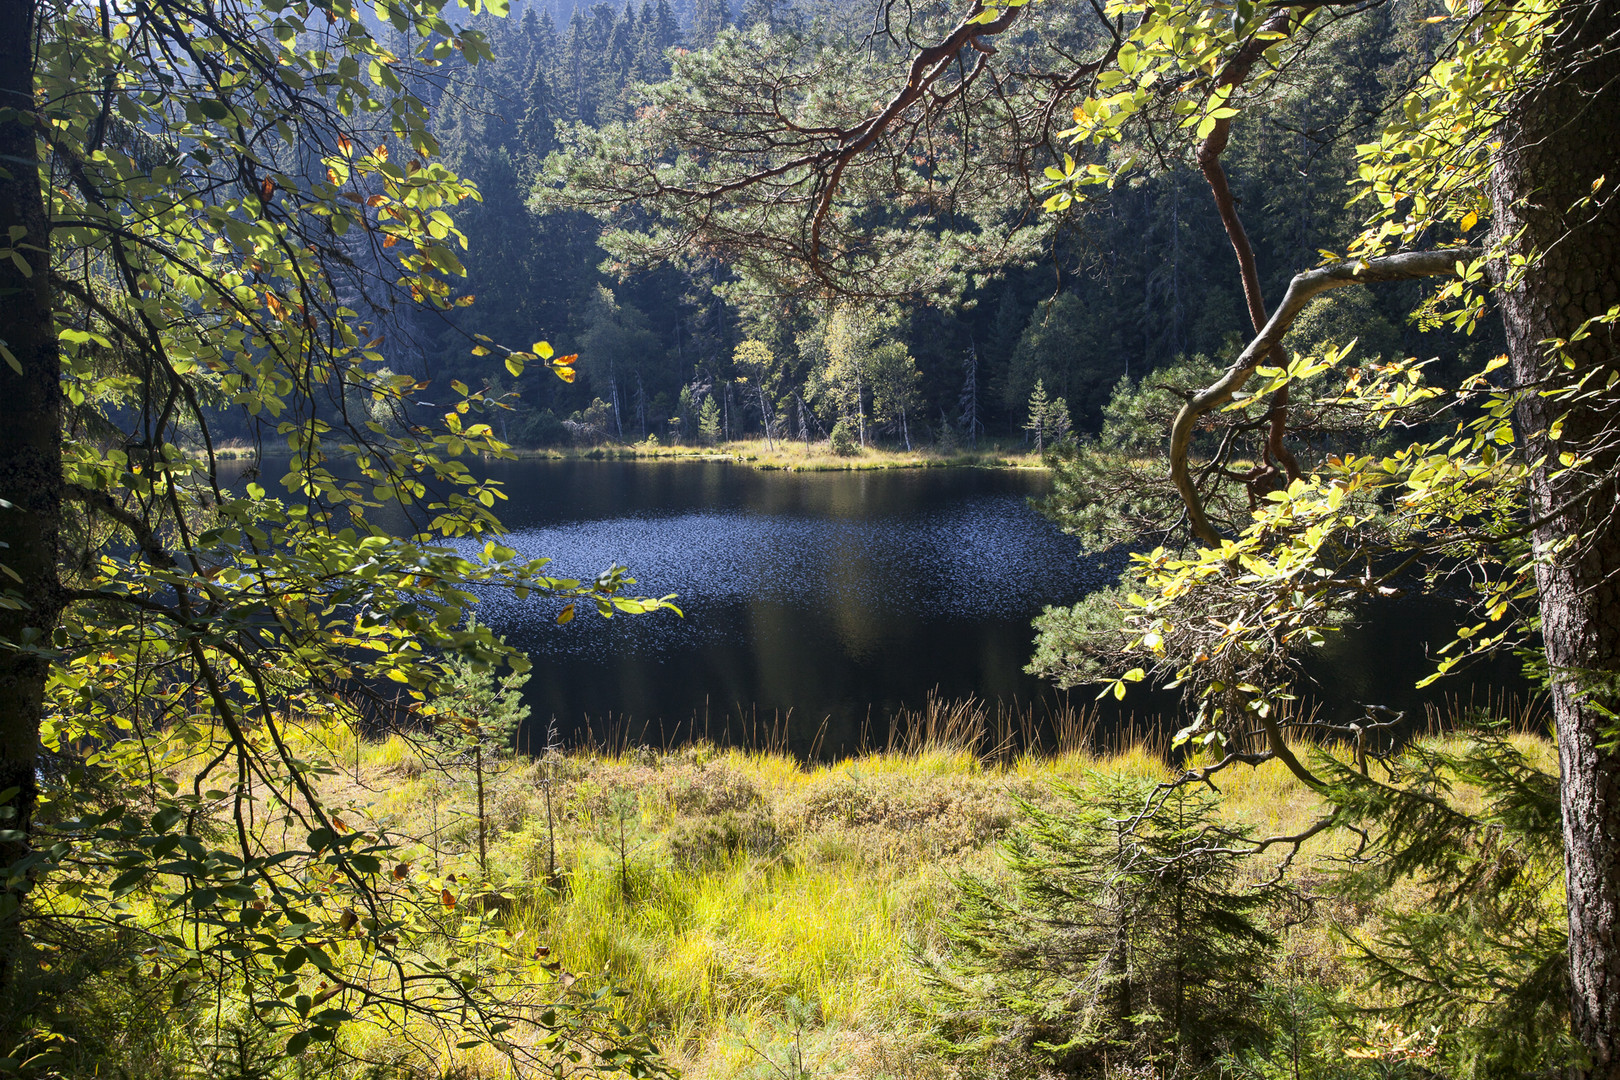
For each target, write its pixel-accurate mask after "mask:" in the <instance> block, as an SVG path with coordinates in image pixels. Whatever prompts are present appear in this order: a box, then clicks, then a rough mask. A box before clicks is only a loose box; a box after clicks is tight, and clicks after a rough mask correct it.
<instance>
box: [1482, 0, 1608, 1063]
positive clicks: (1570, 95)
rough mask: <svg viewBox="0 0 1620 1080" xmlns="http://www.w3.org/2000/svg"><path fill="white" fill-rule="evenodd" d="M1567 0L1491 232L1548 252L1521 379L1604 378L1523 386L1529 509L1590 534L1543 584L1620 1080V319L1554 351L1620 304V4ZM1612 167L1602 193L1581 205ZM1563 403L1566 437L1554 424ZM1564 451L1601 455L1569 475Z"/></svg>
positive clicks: (1580, 978)
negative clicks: (1569, 392)
mask: <svg viewBox="0 0 1620 1080" xmlns="http://www.w3.org/2000/svg"><path fill="white" fill-rule="evenodd" d="M1566 7H1567V9H1568V10H1567V14H1566V19H1567V22H1566V25H1565V26H1564V27H1563V29H1562V30H1561V31H1560V33H1559V36H1558V37H1557V38H1556V39H1555V41H1554V43H1553V45H1552V47H1551V48H1550V50H1549V52H1548V56H1547V63H1546V66H1547V75H1546V79H1545V81H1544V83H1543V85H1542V86H1540V87H1539V88H1538V89H1536V90H1535V91H1534V92H1532V93H1530V94H1528V95H1526V97H1525V98H1524V100H1523V101H1522V102H1521V103H1520V104H1519V105H1518V106H1516V107H1515V109H1514V112H1513V116H1512V122H1511V123H1510V124H1509V125H1507V127H1506V130H1504V131H1502V132H1501V133H1500V134H1501V135H1502V144H1501V150H1500V152H1499V155H1498V158H1497V160H1496V161H1495V163H1494V167H1493V173H1492V191H1491V197H1492V202H1493V203H1494V209H1495V215H1496V216H1495V222H1494V225H1493V229H1494V230H1495V234H1496V235H1497V236H1498V237H1512V236H1513V235H1514V234H1516V233H1518V232H1519V230H1520V229H1523V233H1522V236H1520V237H1519V239H1518V240H1516V241H1513V242H1512V243H1511V247H1510V250H1512V251H1514V252H1516V253H1524V254H1528V253H1529V252H1530V251H1531V250H1532V249H1535V250H1538V251H1540V252H1541V257H1540V262H1539V263H1537V264H1536V265H1535V266H1534V268H1532V270H1531V271H1530V273H1529V275H1528V277H1527V278H1526V279H1525V281H1524V283H1523V284H1522V285H1521V286H1520V287H1517V288H1513V289H1510V290H1504V291H1501V292H1499V298H1500V302H1501V310H1502V316H1503V321H1504V323H1505V324H1506V328H1507V335H1508V344H1509V351H1510V354H1511V356H1512V361H1513V364H1512V371H1513V372H1514V375H1515V377H1516V380H1517V382H1518V383H1519V384H1520V385H1521V386H1528V385H1531V384H1534V383H1536V382H1537V381H1538V380H1542V379H1547V378H1553V379H1555V380H1558V379H1560V378H1561V377H1562V378H1563V379H1567V378H1569V377H1571V376H1574V377H1579V376H1582V375H1586V374H1588V373H1593V380H1592V381H1591V382H1589V383H1588V386H1589V388H1591V389H1593V390H1597V391H1598V393H1597V394H1595V395H1592V396H1588V397H1585V398H1583V399H1581V400H1577V401H1574V402H1567V401H1561V400H1559V399H1557V398H1547V397H1542V396H1539V395H1536V394H1533V393H1531V394H1527V395H1526V396H1525V397H1524V399H1523V400H1522V401H1521V403H1520V405H1519V410H1518V420H1519V422H1520V424H1521V428H1522V434H1523V437H1524V445H1525V450H1526V452H1527V454H1528V457H1529V460H1531V461H1534V460H1536V459H1537V458H1541V457H1545V459H1546V460H1547V463H1548V464H1547V465H1546V466H1543V467H1542V468H1541V469H1539V470H1537V471H1536V473H1535V474H1534V475H1533V477H1532V478H1531V481H1530V499H1531V508H1532V513H1534V514H1535V515H1536V516H1537V517H1538V518H1539V517H1545V518H1546V519H1547V520H1546V523H1545V524H1544V525H1543V526H1542V527H1541V528H1540V529H1538V531H1537V533H1536V541H1537V543H1538V544H1541V545H1551V544H1555V543H1558V542H1560V541H1562V540H1563V539H1564V538H1566V537H1570V536H1575V537H1578V538H1579V540H1578V542H1577V543H1576V545H1575V546H1574V547H1573V548H1571V549H1570V550H1569V551H1568V552H1566V553H1564V554H1561V555H1559V556H1558V557H1556V558H1554V559H1552V560H1550V561H1548V562H1545V563H1543V564H1542V565H1541V567H1540V568H1539V570H1538V573H1537V584H1538V586H1539V591H1540V600H1541V617H1542V635H1543V638H1544V639H1545V644H1546V652H1547V660H1548V662H1549V664H1550V665H1551V668H1552V673H1553V678H1554V689H1553V713H1554V718H1555V721H1556V724H1557V731H1558V753H1559V762H1560V768H1561V770H1562V776H1563V782H1562V791H1563V812H1564V842H1565V869H1566V875H1567V883H1568V892H1569V932H1570V933H1569V941H1570V971H1571V976H1572V980H1573V993H1574V1000H1573V1009H1574V1024H1575V1034H1576V1036H1577V1038H1579V1040H1580V1041H1581V1043H1582V1044H1583V1045H1584V1046H1585V1047H1586V1049H1587V1052H1588V1053H1589V1055H1590V1059H1591V1060H1590V1062H1589V1063H1588V1065H1587V1066H1586V1067H1585V1069H1584V1070H1583V1075H1586V1076H1591V1077H1611V1078H1617V1080H1620V754H1616V753H1615V752H1614V751H1613V750H1612V749H1604V743H1605V742H1612V740H1613V735H1614V733H1615V727H1616V725H1615V722H1614V721H1612V720H1609V719H1607V718H1606V717H1605V715H1604V710H1605V709H1612V708H1614V707H1615V706H1616V701H1617V695H1616V684H1615V680H1616V678H1617V677H1620V527H1617V521H1616V514H1617V505H1616V499H1617V495H1620V488H1617V485H1616V482H1615V468H1616V466H1617V464H1620V456H1617V454H1616V447H1615V442H1616V439H1617V438H1620V388H1616V391H1604V390H1603V389H1602V388H1603V386H1604V383H1605V382H1606V381H1607V379H1608V378H1609V373H1610V372H1612V371H1614V370H1615V367H1616V349H1615V346H1616V337H1617V333H1620V328H1616V327H1614V326H1599V327H1597V328H1596V332H1594V333H1593V334H1592V335H1591V336H1590V337H1588V338H1586V339H1585V340H1583V341H1578V342H1575V343H1573V344H1571V345H1569V346H1568V347H1567V349H1566V350H1565V355H1566V356H1567V357H1568V358H1569V359H1570V360H1572V361H1573V362H1574V364H1575V370H1574V371H1573V372H1568V371H1563V370H1562V369H1561V368H1560V366H1559V364H1558V361H1557V360H1556V359H1555V358H1553V357H1550V356H1549V349H1548V346H1547V345H1545V344H1544V342H1546V341H1547V340H1548V339H1553V338H1560V339H1567V338H1569V337H1570V336H1572V335H1573V334H1574V332H1575V331H1576V330H1577V329H1578V328H1579V327H1580V326H1581V325H1582V323H1584V322H1585V321H1586V320H1588V319H1591V318H1593V317H1596V316H1601V315H1603V314H1604V313H1605V312H1607V311H1608V309H1609V308H1610V307H1612V306H1613V305H1616V304H1620V206H1617V204H1616V202H1615V201H1614V200H1613V198H1612V197H1611V192H1612V191H1613V190H1614V189H1615V188H1616V187H1617V186H1620V154H1617V152H1616V147H1617V145H1620V142H1617V140H1620V52H1616V51H1615V50H1616V49H1617V48H1620V5H1617V4H1615V3H1613V2H1612V0H1585V2H1582V3H1572V4H1568V5H1566ZM1602 176H1607V178H1608V179H1607V182H1606V184H1604V185H1603V187H1602V188H1600V189H1599V191H1598V200H1597V201H1596V202H1594V203H1589V204H1588V205H1585V206H1581V205H1579V204H1580V203H1581V202H1582V200H1585V199H1589V198H1590V197H1591V196H1592V195H1593V187H1592V185H1593V183H1594V181H1596V180H1597V179H1598V178H1599V177H1602ZM1502 269H1503V268H1501V267H1499V268H1498V273H1499V275H1500V273H1501V272H1502ZM1566 412H1567V413H1568V417H1567V419H1566V420H1565V421H1564V425H1563V431H1562V435H1561V437H1560V438H1559V439H1557V440H1556V441H1554V440H1553V439H1552V438H1551V437H1550V435H1549V434H1548V431H1549V428H1550V427H1551V426H1552V425H1553V423H1554V422H1555V421H1556V420H1557V419H1558V418H1559V417H1560V416H1562V415H1564V414H1565V413H1566ZM1563 451H1573V452H1574V453H1575V454H1577V455H1581V454H1584V453H1593V454H1594V460H1593V461H1592V463H1591V464H1590V465H1589V466H1586V467H1583V468H1580V469H1578V470H1575V471H1571V472H1568V473H1566V474H1565V475H1563V476H1561V477H1560V476H1557V475H1555V473H1556V471H1557V470H1558V468H1559V464H1558V457H1559V454H1560V453H1561V452H1563Z"/></svg>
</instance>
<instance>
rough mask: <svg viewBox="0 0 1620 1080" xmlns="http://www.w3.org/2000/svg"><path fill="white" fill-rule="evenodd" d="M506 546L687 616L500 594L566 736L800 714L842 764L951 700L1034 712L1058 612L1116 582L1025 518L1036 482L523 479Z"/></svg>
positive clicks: (617, 473)
mask: <svg viewBox="0 0 1620 1080" xmlns="http://www.w3.org/2000/svg"><path fill="white" fill-rule="evenodd" d="M493 475H494V476H495V477H496V478H498V479H500V480H502V481H503V482H504V483H505V484H506V485H507V490H508V494H509V495H510V496H511V501H510V502H509V503H507V504H506V508H505V513H504V517H505V519H506V521H507V523H508V525H509V526H510V527H511V529H512V534H511V536H510V537H509V538H508V540H507V543H509V544H511V545H512V546H513V547H515V548H517V549H518V550H519V551H520V552H522V553H524V554H526V555H531V556H532V555H550V556H552V557H553V558H555V559H556V562H555V564H554V570H555V571H556V572H557V574H558V575H559V576H570V577H571V576H589V575H594V574H595V573H596V572H597V571H599V570H600V569H602V568H603V567H605V566H607V565H608V564H610V563H613V562H618V563H622V564H624V565H626V566H629V567H631V568H632V570H633V571H634V573H635V576H636V577H637V580H638V582H639V584H638V586H637V590H638V591H640V592H644V593H647V594H651V595H660V596H661V595H664V594H666V593H671V592H673V593H676V594H678V597H679V599H678V602H679V604H680V605H681V607H682V609H683V610H684V611H685V618H684V619H680V618H675V617H673V616H670V615H667V614H654V615H648V616H639V617H635V618H626V617H616V618H614V619H612V620H611V621H607V622H604V621H602V620H600V619H594V618H589V617H581V618H579V619H576V620H575V621H573V622H572V623H569V624H568V625H566V626H558V625H556V624H555V622H554V616H555V610H554V609H555V606H556V605H555V604H549V605H548V604H546V603H542V602H537V601H528V602H520V601H516V600H513V599H511V598H510V597H507V596H499V595H490V596H487V597H486V598H485V600H484V602H483V603H481V604H480V605H479V618H480V619H482V620H483V621H485V622H486V623H488V624H489V625H490V626H492V627H493V628H495V629H496V630H497V631H499V632H501V633H504V634H506V635H507V636H508V637H509V638H510V639H511V640H512V641H514V642H515V643H517V644H520V645H521V646H523V647H524V648H526V649H528V650H529V651H530V652H531V653H532V654H533V656H534V659H535V661H536V668H535V674H534V677H533V679H532V680H531V681H530V683H529V688H528V698H529V701H530V703H531V705H532V706H533V707H534V710H535V713H536V716H537V717H538V718H540V719H542V720H546V719H549V718H550V717H553V716H555V717H556V718H557V721H558V725H559V728H560V729H561V730H562V731H563V732H564V733H565V734H566V733H568V732H570V731H574V730H577V728H578V726H579V725H580V724H581V723H582V721H583V720H584V719H585V718H587V717H589V718H592V719H593V720H594V721H596V722H597V724H598V727H600V725H601V722H602V721H604V720H605V719H606V718H608V717H609V716H610V715H611V716H612V717H614V718H624V717H630V718H633V719H634V721H635V723H636V725H637V726H639V725H640V724H642V723H648V722H650V723H652V724H653V725H654V726H653V731H654V733H655V734H654V735H653V736H652V737H655V738H656V737H657V735H656V732H657V731H658V727H659V724H660V722H661V724H662V727H663V730H664V732H665V733H673V732H674V731H675V729H676V727H677V725H679V726H680V728H681V729H682V730H683V731H690V730H692V727H691V725H693V724H694V723H695V724H696V726H697V727H698V728H699V729H700V730H701V729H702V728H703V727H704V726H705V725H707V726H708V728H709V730H710V731H711V732H716V731H718V730H719V728H720V727H721V726H722V725H724V724H725V723H727V721H728V720H730V721H731V722H732V724H733V727H734V728H735V727H736V726H737V724H738V718H739V717H745V718H753V717H758V718H759V720H761V721H769V720H770V719H772V718H773V717H774V716H775V715H776V714H778V713H787V712H788V711H789V710H791V712H792V715H793V717H794V718H795V721H796V722H795V724H794V730H795V733H796V735H797V736H799V737H798V738H795V740H794V741H795V742H804V741H807V740H808V739H809V738H811V737H813V735H814V733H815V731H816V730H817V729H818V728H819V727H820V725H821V723H822V721H823V719H824V718H825V719H827V734H826V743H827V745H828V747H829V748H833V749H836V748H837V747H839V746H840V745H843V746H850V745H853V744H854V743H855V741H856V740H857V739H858V738H859V732H860V729H861V727H862V725H863V724H866V723H868V722H870V723H871V724H872V725H873V727H874V729H877V730H881V726H882V724H883V721H884V719H885V718H886V716H887V715H888V714H890V713H892V712H893V711H894V710H896V709H898V708H900V707H902V706H905V705H910V706H915V705H919V704H921V703H922V702H923V700H924V699H925V697H926V695H927V694H928V693H929V692H930V691H931V690H934V689H937V690H938V691H939V692H940V693H941V694H943V695H944V696H946V697H959V696H968V695H978V696H980V697H984V698H988V699H1000V700H1002V701H1004V702H1008V703H1013V702H1017V703H1019V704H1021V705H1028V704H1029V703H1031V702H1034V701H1036V699H1038V698H1040V697H1041V695H1042V694H1043V692H1044V693H1045V694H1046V695H1047V697H1048V698H1050V697H1051V696H1052V695H1051V692H1050V690H1049V689H1046V688H1043V686H1042V685H1041V684H1040V683H1039V682H1038V681H1037V680H1035V679H1033V678H1031V677H1029V676H1028V675H1025V674H1024V673H1023V666H1024V664H1025V663H1026V662H1027V661H1028V658H1029V654H1030V650H1031V643H1032V640H1033V632H1032V630H1031V629H1030V625H1029V622H1030V618H1031V617H1032V616H1033V615H1034V614H1035V613H1036V612H1038V611H1039V610H1040V609H1041V607H1042V606H1043V605H1045V604H1052V603H1066V602H1071V601H1073V600H1074V599H1075V598H1077V597H1079V596H1081V595H1083V594H1084V593H1085V592H1086V591H1088V590H1089V589H1092V588H1095V587H1097V586H1098V585H1101V584H1104V583H1106V582H1107V581H1109V580H1111V579H1112V578H1113V576H1114V575H1116V574H1117V573H1118V567H1119V561H1120V558H1119V557H1118V556H1112V557H1096V556H1091V557H1082V556H1081V554H1080V552H1079V551H1078V548H1077V546H1076V544H1075V542H1074V541H1073V540H1072V539H1070V538H1068V537H1065V536H1064V535H1062V534H1061V533H1059V532H1058V531H1057V530H1056V529H1054V528H1053V527H1052V526H1051V525H1049V524H1048V523H1047V522H1045V521H1044V520H1043V519H1041V518H1040V517H1039V516H1038V515H1037V514H1035V513H1034V512H1033V511H1032V510H1031V509H1030V508H1029V506H1028V503H1027V500H1028V498H1029V497H1030V496H1032V495H1039V494H1041V493H1042V492H1043V491H1044V490H1045V485H1046V477H1045V476H1044V474H1042V473H1039V472H1029V471H1024V472H1014V471H983V470H959V469H952V470H900V471H885V472H871V473H766V472H758V471H755V470H752V469H748V468H744V467H737V466H731V465H727V464H724V463H707V464H692V463H678V464H673V463H636V462H593V461H571V462H516V463H509V464H503V465H500V466H497V467H496V471H495V472H494V473H493Z"/></svg>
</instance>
